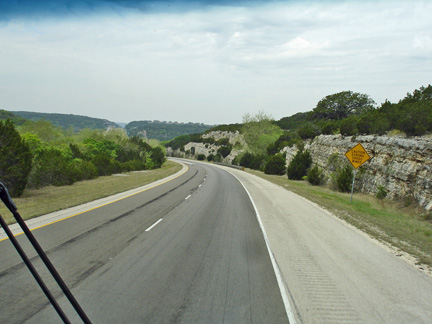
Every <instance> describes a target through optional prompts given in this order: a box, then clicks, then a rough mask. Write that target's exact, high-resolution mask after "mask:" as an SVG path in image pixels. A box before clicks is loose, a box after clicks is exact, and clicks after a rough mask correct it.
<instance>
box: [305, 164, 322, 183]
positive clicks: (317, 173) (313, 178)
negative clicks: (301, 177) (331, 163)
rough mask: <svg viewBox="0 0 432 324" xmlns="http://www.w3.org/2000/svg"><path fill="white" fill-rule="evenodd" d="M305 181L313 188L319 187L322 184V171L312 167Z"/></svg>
mask: <svg viewBox="0 0 432 324" xmlns="http://www.w3.org/2000/svg"><path fill="white" fill-rule="evenodd" d="M307 181H308V182H309V183H310V184H311V185H313V186H319V185H321V184H322V183H323V182H324V174H323V172H322V170H320V169H319V168H318V166H317V165H314V166H313V167H312V168H311V169H310V170H309V172H308V175H307Z"/></svg>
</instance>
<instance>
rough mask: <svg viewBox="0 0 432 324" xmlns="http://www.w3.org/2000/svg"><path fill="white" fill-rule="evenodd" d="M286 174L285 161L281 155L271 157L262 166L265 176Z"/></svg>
mask: <svg viewBox="0 0 432 324" xmlns="http://www.w3.org/2000/svg"><path fill="white" fill-rule="evenodd" d="M285 172H286V159H285V155H283V154H280V153H279V154H276V155H273V156H271V157H270V158H269V159H268V161H267V163H266V164H265V166H264V173H265V174H276V175H283V174H285Z"/></svg>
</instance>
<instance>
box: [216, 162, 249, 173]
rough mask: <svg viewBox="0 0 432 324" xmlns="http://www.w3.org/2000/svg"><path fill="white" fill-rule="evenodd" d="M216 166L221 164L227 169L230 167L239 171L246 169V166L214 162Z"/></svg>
mask: <svg viewBox="0 0 432 324" xmlns="http://www.w3.org/2000/svg"><path fill="white" fill-rule="evenodd" d="M213 163H214V164H219V165H222V166H226V167H230V168H234V169H238V170H243V171H244V169H245V167H244V166H240V165H234V164H228V163H222V162H213Z"/></svg>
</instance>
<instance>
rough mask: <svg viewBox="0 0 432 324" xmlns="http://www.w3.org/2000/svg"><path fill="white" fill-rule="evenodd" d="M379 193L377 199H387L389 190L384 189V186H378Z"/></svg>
mask: <svg viewBox="0 0 432 324" xmlns="http://www.w3.org/2000/svg"><path fill="white" fill-rule="evenodd" d="M377 189H378V192H377V193H376V197H377V198H378V199H380V200H381V199H384V198H385V197H387V190H386V189H385V188H384V187H383V186H378V188H377Z"/></svg>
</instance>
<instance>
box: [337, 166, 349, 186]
mask: <svg viewBox="0 0 432 324" xmlns="http://www.w3.org/2000/svg"><path fill="white" fill-rule="evenodd" d="M352 178H353V168H352V166H350V165H348V164H347V165H345V166H344V167H343V168H342V170H340V171H339V172H338V174H337V176H336V183H337V187H338V189H339V191H341V192H351V186H352Z"/></svg>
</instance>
